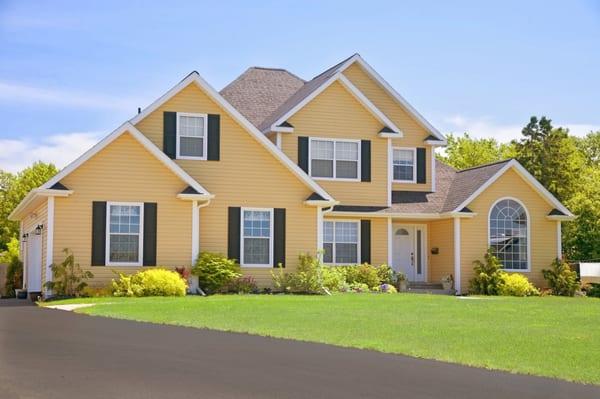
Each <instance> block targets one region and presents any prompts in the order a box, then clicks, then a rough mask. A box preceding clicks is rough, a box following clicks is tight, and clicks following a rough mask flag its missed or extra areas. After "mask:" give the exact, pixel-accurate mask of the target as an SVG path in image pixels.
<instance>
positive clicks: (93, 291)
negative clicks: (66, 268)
mask: <svg viewBox="0 0 600 399" xmlns="http://www.w3.org/2000/svg"><path fill="white" fill-rule="evenodd" d="M112 294H113V292H112V287H111V286H108V287H89V286H88V287H85V288H84V289H83V290H81V296H82V297H86V298H97V297H106V296H112Z"/></svg>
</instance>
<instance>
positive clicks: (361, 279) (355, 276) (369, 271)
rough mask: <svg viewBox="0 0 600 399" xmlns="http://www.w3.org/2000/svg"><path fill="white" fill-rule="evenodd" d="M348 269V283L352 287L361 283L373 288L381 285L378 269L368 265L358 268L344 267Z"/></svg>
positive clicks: (364, 264)
mask: <svg viewBox="0 0 600 399" xmlns="http://www.w3.org/2000/svg"><path fill="white" fill-rule="evenodd" d="M344 267H345V269H346V282H347V283H348V284H350V285H352V284H355V283H359V284H366V285H367V287H369V288H373V287H376V286H378V285H379V284H380V280H379V274H378V273H377V268H376V267H375V266H372V265H370V264H368V263H363V264H361V265H356V266H344Z"/></svg>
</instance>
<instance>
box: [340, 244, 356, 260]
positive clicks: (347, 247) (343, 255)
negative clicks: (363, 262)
mask: <svg viewBox="0 0 600 399" xmlns="http://www.w3.org/2000/svg"><path fill="white" fill-rule="evenodd" d="M357 249H358V245H356V244H340V243H339V242H338V243H336V244H335V263H347V264H351V263H357V262H358V253H357V252H358V251H357Z"/></svg>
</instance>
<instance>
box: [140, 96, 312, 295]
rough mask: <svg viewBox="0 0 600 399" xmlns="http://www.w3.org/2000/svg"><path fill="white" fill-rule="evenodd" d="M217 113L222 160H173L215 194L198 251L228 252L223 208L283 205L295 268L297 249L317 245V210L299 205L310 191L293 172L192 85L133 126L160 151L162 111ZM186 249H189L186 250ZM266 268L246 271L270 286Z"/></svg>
mask: <svg viewBox="0 0 600 399" xmlns="http://www.w3.org/2000/svg"><path fill="white" fill-rule="evenodd" d="M164 111H173V112H197V113H210V114H220V115H221V157H220V161H218V162H216V161H195V160H177V161H176V162H177V163H178V164H179V165H180V166H181V167H182V168H183V169H185V170H186V172H188V173H189V174H190V175H191V176H192V177H194V178H195V179H196V180H197V181H198V182H200V184H202V185H203V186H204V187H205V188H206V189H207V190H209V191H210V192H211V193H212V194H215V195H216V198H215V199H214V200H213V201H212V202H211V204H210V205H209V206H208V207H205V208H202V209H201V210H200V249H201V250H208V251H217V252H221V253H225V254H226V253H227V209H228V207H230V206H236V207H239V206H242V207H244V206H245V207H264V208H286V224H287V235H286V266H287V267H288V270H293V269H294V268H295V266H296V265H297V259H298V255H299V254H300V253H301V252H304V253H306V252H312V253H313V254H314V252H315V251H316V247H317V233H316V225H317V212H316V209H315V208H312V207H307V206H305V205H303V201H304V200H305V199H306V198H307V197H308V196H309V195H310V194H311V192H312V191H311V190H310V189H309V188H307V187H306V186H305V185H304V183H302V182H301V181H300V180H299V179H298V178H297V177H296V176H295V175H293V174H292V172H290V171H289V170H288V169H286V168H285V166H283V165H282V164H281V161H279V160H277V159H276V158H275V157H274V156H273V155H271V154H270V153H268V152H267V150H266V149H265V148H263V146H262V145H261V144H259V143H258V142H257V141H256V139H255V138H253V137H252V136H251V135H250V134H249V133H248V132H247V131H245V130H244V129H243V128H242V127H241V126H240V125H239V124H238V123H237V122H235V121H234V120H233V119H232V118H231V117H230V116H229V115H228V114H227V113H226V112H225V111H224V110H223V109H222V108H220V107H219V106H218V105H217V104H216V103H215V102H214V101H212V100H211V99H210V98H209V97H207V96H206V95H205V94H204V93H203V92H202V90H200V89H199V88H198V87H197V86H195V85H193V84H192V85H190V86H188V87H187V88H185V89H184V90H182V91H181V92H180V93H178V94H177V95H175V96H174V97H173V98H171V99H170V100H169V101H167V102H166V103H165V104H163V105H162V106H161V107H159V108H158V109H157V110H156V111H154V112H153V113H151V114H150V115H148V116H147V117H146V118H145V119H144V120H142V121H140V122H139V123H138V124H137V125H136V127H137V128H138V129H139V130H140V131H141V132H142V133H144V134H145V135H146V136H147V137H148V138H149V139H150V140H152V141H153V142H154V143H155V144H156V145H157V146H158V147H159V148H161V149H162V141H163V112H164ZM188 253H189V252H188ZM270 271H271V270H270V269H257V268H252V269H248V270H246V271H245V272H246V273H248V274H252V275H253V276H255V277H256V278H257V280H258V281H259V282H260V283H261V284H263V285H266V284H270V282H271V277H270Z"/></svg>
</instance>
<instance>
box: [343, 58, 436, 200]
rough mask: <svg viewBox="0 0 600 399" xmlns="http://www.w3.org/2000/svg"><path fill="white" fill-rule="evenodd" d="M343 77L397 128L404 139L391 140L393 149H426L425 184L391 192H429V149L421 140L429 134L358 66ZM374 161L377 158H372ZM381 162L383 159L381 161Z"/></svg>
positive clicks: (395, 188) (405, 186) (400, 186)
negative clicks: (402, 133)
mask: <svg viewBox="0 0 600 399" xmlns="http://www.w3.org/2000/svg"><path fill="white" fill-rule="evenodd" d="M344 75H345V76H346V77H347V78H348V79H349V80H350V81H351V82H352V84H354V85H355V86H356V87H357V88H358V89H359V90H360V91H361V92H362V93H363V94H364V95H365V96H366V97H367V98H368V99H369V100H370V101H371V102H372V103H373V104H374V105H375V106H376V107H377V108H378V109H379V110H381V111H382V112H383V113H384V114H385V115H386V116H387V117H388V118H390V119H391V120H392V122H394V123H395V124H396V126H398V128H399V129H400V130H402V132H404V137H403V138H400V139H393V140H392V145H393V146H394V147H410V148H413V147H424V148H426V149H427V184H406V183H402V184H400V183H395V184H393V186H392V189H393V190H403V191H430V190H431V183H430V182H431V155H432V154H431V149H432V147H431V146H429V145H426V144H425V143H424V142H423V140H424V139H425V138H426V137H427V136H429V133H427V131H426V130H425V129H423V127H421V125H419V124H418V123H417V121H415V119H414V118H413V117H412V116H411V115H409V113H408V112H406V111H405V110H404V109H403V108H402V106H400V105H399V104H398V103H397V102H396V100H394V99H393V98H392V97H391V96H390V95H389V94H388V93H387V92H386V91H385V90H384V89H383V88H382V87H381V86H379V84H378V83H377V82H376V81H374V80H373V79H371V78H370V77H369V76H368V75H367V74H366V73H365V72H364V71H363V70H362V68H361V67H360V66H359V65H358V64H353V65H351V66H350V67H349V68H348V69H346V70H345V71H344ZM373 159H374V160H376V159H377V158H373ZM381 162H383V159H381Z"/></svg>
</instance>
